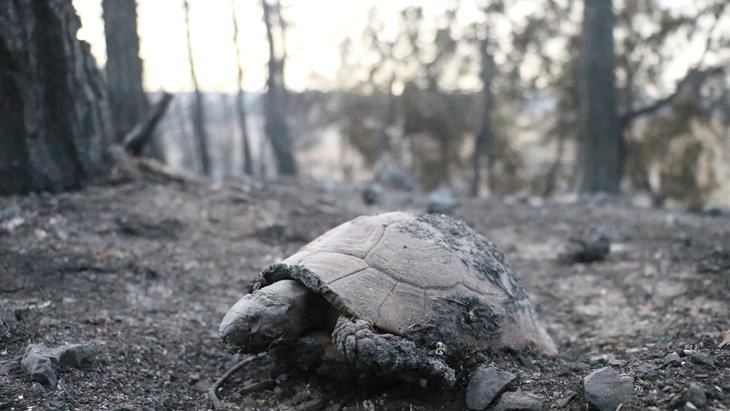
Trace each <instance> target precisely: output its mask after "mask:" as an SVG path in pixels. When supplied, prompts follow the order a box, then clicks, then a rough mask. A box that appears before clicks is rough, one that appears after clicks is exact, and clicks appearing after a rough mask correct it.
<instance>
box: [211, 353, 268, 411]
mask: <svg viewBox="0 0 730 411" xmlns="http://www.w3.org/2000/svg"><path fill="white" fill-rule="evenodd" d="M264 355H265V354H264V353H262V354H259V355H255V356H253V357H248V358H245V359H243V360H241V361H239V362H238V363H237V364H236V365H234V366H233V367H231V368H229V369H228V371H226V373H225V374H223V375H222V376H221V377H220V378H218V380H217V381H216V382H215V383H213V385H211V386H210V388H209V389H208V398H210V402H211V403H212V404H213V409H214V410H216V411H219V410H225V409H226V407H225V406H224V405H223V403H222V402H221V400H220V399H218V395H217V394H216V391H218V388H220V386H221V385H222V384H223V383H224V382H225V381H226V380H227V379H228V378H229V377H230V376H231V375H233V373H235V372H236V371H238V370H240V369H241V368H242V367H243V366H244V365H246V364H249V363H251V362H253V361H254V360H257V359H259V358H261V357H263V356H264Z"/></svg>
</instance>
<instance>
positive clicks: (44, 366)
mask: <svg viewBox="0 0 730 411" xmlns="http://www.w3.org/2000/svg"><path fill="white" fill-rule="evenodd" d="M57 358H58V357H56V351H55V350H52V349H50V348H48V347H46V346H45V345H43V344H30V345H29V346H28V347H27V348H26V349H25V354H24V355H23V359H21V360H20V366H21V368H22V369H23V370H24V371H25V372H27V373H28V374H30V379H31V381H35V382H39V383H41V384H43V385H44V386H45V387H46V388H51V389H55V388H56V385H57V384H58V374H57V373H56V367H55V365H54V361H57Z"/></svg>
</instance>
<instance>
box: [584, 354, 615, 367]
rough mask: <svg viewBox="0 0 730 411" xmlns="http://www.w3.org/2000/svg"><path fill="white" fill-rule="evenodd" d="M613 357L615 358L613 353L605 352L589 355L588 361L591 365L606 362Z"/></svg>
mask: <svg viewBox="0 0 730 411" xmlns="http://www.w3.org/2000/svg"><path fill="white" fill-rule="evenodd" d="M614 359H616V356H615V355H613V354H611V353H607V354H599V355H594V356H593V357H591V358H590V359H589V360H588V362H589V363H591V364H593V365H597V364H608V362H609V361H611V360H614Z"/></svg>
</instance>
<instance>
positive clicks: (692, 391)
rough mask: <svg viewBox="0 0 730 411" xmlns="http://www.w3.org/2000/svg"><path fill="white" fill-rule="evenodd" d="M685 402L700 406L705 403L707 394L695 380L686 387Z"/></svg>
mask: <svg viewBox="0 0 730 411" xmlns="http://www.w3.org/2000/svg"><path fill="white" fill-rule="evenodd" d="M685 399H686V400H687V402H689V403H692V404H693V405H695V406H697V407H699V408H702V407H704V406H705V405H707V395H706V394H705V390H704V389H703V388H702V386H701V385H700V384H698V383H696V382H693V383H690V384H689V388H688V389H687V395H686V396H685Z"/></svg>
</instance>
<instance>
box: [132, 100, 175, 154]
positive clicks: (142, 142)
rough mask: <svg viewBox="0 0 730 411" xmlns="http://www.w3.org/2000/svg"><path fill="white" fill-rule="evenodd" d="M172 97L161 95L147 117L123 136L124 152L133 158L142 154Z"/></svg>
mask: <svg viewBox="0 0 730 411" xmlns="http://www.w3.org/2000/svg"><path fill="white" fill-rule="evenodd" d="M172 98H173V95H172V94H170V93H167V92H163V93H162V97H161V98H160V100H159V101H158V102H157V103H156V104H155V106H154V107H153V109H152V110H150V112H149V113H148V115H147V117H146V118H145V119H144V120H143V121H142V122H140V123H139V124H137V125H136V126H134V128H133V129H132V130H130V131H129V133H127V135H126V136H124V142H123V143H122V146H123V147H124V151H126V152H128V153H129V154H131V155H133V156H139V155H141V154H142V150H144V148H145V146H146V145H147V143H149V142H150V140H152V136H153V135H154V134H155V129H156V128H157V124H158V123H159V122H160V120H161V119H162V116H164V115H165V112H166V111H167V107H168V106H169V105H170V102H171V101H172Z"/></svg>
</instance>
